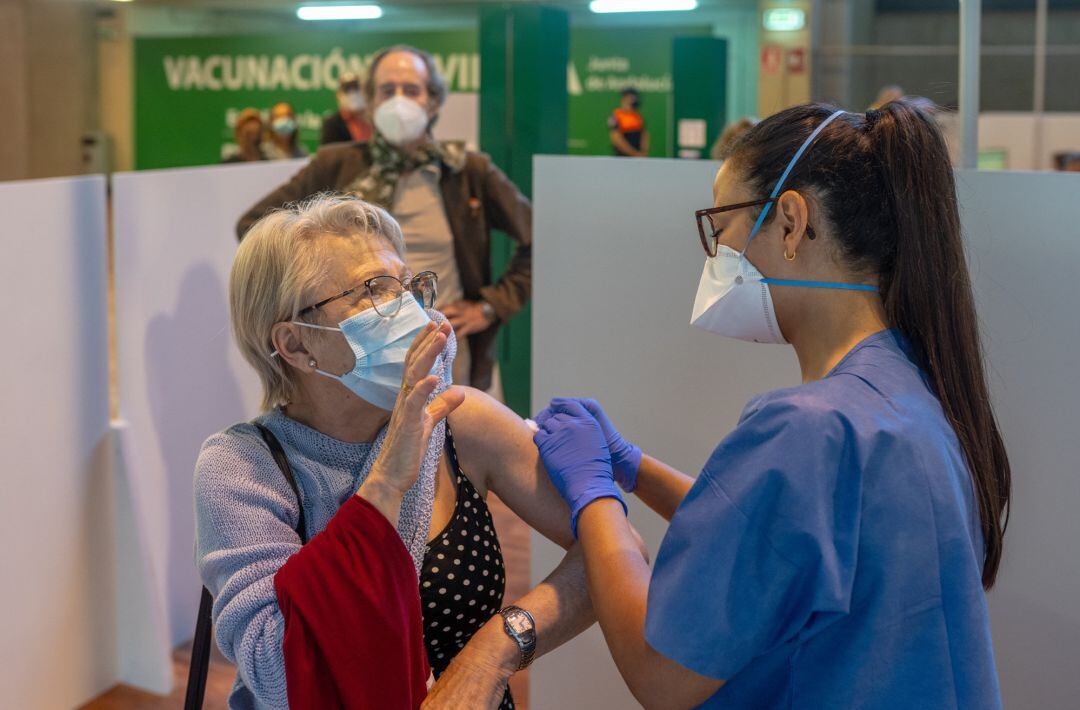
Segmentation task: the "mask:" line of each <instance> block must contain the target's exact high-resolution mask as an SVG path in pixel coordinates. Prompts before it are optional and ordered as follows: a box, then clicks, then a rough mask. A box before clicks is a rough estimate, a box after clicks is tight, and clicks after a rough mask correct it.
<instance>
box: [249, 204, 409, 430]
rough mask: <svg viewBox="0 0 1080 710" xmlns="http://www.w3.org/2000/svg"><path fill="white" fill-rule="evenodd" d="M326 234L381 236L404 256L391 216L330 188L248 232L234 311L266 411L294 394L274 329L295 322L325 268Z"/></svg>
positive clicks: (402, 241) (291, 374)
mask: <svg viewBox="0 0 1080 710" xmlns="http://www.w3.org/2000/svg"><path fill="white" fill-rule="evenodd" d="M327 236H335V237H345V238H349V239H365V240H368V239H371V238H373V237H375V238H381V239H383V240H384V241H385V242H386V243H388V244H389V245H390V246H392V247H393V249H394V251H395V252H397V255H398V256H399V257H401V259H402V261H404V260H405V239H404V237H403V236H402V234H401V227H400V226H398V223H397V222H396V221H395V220H394V218H393V217H391V216H390V215H389V213H387V212H386V210H384V209H382V208H381V207H377V206H375V205H372V204H370V203H368V202H364V201H363V200H361V199H359V198H356V197H352V196H349V195H341V194H331V193H325V194H320V195H316V196H314V197H311V198H309V199H307V200H304V201H302V202H297V203H294V204H290V205H287V206H286V207H284V208H282V209H280V210H275V211H274V212H271V213H270V214H268V215H266V216H265V217H263V218H262V219H260V220H259V221H258V222H256V223H255V224H254V225H253V226H252V227H251V229H249V230H248V232H247V234H246V235H245V236H244V239H243V241H241V242H240V247H239V249H237V252H236V257H235V258H234V259H233V265H232V272H231V273H230V275H229V309H230V312H231V316H232V328H233V336H234V337H235V339H236V344H237V346H238V347H239V348H240V352H241V353H242V354H243V356H244V359H246V360H247V361H248V363H249V364H250V365H251V366H252V367H253V368H255V372H256V373H258V375H259V379H260V380H261V381H262V386H263V398H262V408H263V410H264V411H265V410H269V409H272V408H274V407H276V406H278V405H282V404H286V403H288V402H289V401H290V400H291V399H292V397H293V395H294V394H295V392H296V382H295V380H294V376H295V371H294V370H293V369H292V368H291V367H290V366H289V365H288V364H287V363H285V362H283V361H282V359H281V358H280V357H274V358H271V357H270V354H271V353H272V352H273V351H274V346H273V344H272V342H271V330H272V329H273V327H274V325H275V324H276V323H280V322H282V321H290V320H295V319H296V317H297V314H298V312H299V311H300V310H301V309H302V308H304V306H305V299H307V298H309V297H310V294H311V293H312V292H313V291H314V288H315V287H316V286H317V285H319V283H320V281H321V279H322V277H323V274H324V272H325V269H324V268H323V264H322V259H321V257H320V253H319V251H320V250H319V249H318V244H319V243H320V241H321V240H322V238H324V237H327Z"/></svg>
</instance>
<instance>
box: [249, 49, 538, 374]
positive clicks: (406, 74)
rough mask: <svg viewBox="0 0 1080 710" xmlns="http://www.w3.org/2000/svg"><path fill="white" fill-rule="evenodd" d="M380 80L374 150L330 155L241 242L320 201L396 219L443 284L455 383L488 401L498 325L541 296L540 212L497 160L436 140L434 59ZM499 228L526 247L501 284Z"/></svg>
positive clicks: (402, 57) (375, 78) (334, 148)
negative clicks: (536, 235)
mask: <svg viewBox="0 0 1080 710" xmlns="http://www.w3.org/2000/svg"><path fill="white" fill-rule="evenodd" d="M369 72H370V73H369V74H368V76H369V78H370V81H368V82H367V84H366V86H365V98H366V100H367V104H368V106H369V107H370V108H371V110H372V116H373V118H374V124H375V133H374V136H373V137H372V139H371V140H370V141H367V142H363V141H356V142H352V143H339V144H336V145H329V146H323V147H322V148H320V149H319V152H318V153H316V154H315V157H314V158H312V160H311V162H310V163H309V164H308V165H307V167H305V168H304V169H303V170H301V171H300V172H299V173H297V174H296V175H295V176H294V177H293V178H292V179H291V180H289V181H288V182H286V183H285V184H284V185H282V186H281V187H279V188H277V189H276V190H274V191H273V192H272V193H270V194H269V195H267V196H266V197H265V198H263V199H262V200H260V201H259V202H258V203H257V204H255V205H254V206H253V207H252V208H251V209H249V210H248V211H247V213H245V214H244V216H243V217H241V218H240V221H239V222H238V223H237V226H236V233H237V237H238V238H240V239H243V238H244V235H245V233H246V232H247V230H248V228H249V227H251V225H253V224H254V223H255V222H256V221H258V220H259V218H261V217H262V216H263V215H265V214H266V213H267V212H270V211H271V210H274V209H278V208H280V207H282V206H284V205H287V204H289V203H293V202H298V201H300V200H303V199H305V198H308V197H311V196H313V195H315V194H317V193H321V192H345V193H351V194H354V195H357V196H359V197H361V198H363V199H364V200H366V201H367V202H371V203H374V204H376V205H378V206H380V207H383V208H385V209H387V210H389V212H390V214H391V215H393V216H394V218H395V219H396V220H397V221H398V223H399V224H400V225H401V230H402V232H403V233H404V237H405V244H406V245H407V247H408V249H407V254H408V262H407V263H408V266H409V268H410V269H411V270H412V271H413V273H417V274H418V273H421V272H423V271H434V272H435V273H437V274H439V294H438V301H437V302H436V304H435V307H436V308H437V309H438V310H440V311H442V312H443V313H444V314H445V315H446V317H447V318H449V319H450V323H451V325H453V327H454V332H455V334H456V335H457V338H458V353H457V359H456V360H455V367H454V372H453V375H454V382H455V383H457V384H467V385H471V386H473V387H476V388H477V389H481V390H486V389H488V388H489V387H491V385H492V380H493V378H492V375H493V371H494V365H495V358H494V350H495V336H496V334H497V333H498V329H499V326H500V324H502V323H505V322H506V321H508V320H509V319H510V318H511V317H512V316H513V315H514V314H515V313H517V312H518V311H520V310H521V309H522V308H523V307H524V306H525V304H526V303H527V302H528V300H529V296H530V294H531V291H532V205H530V204H529V200H528V199H527V198H526V197H525V196H524V195H522V194H521V192H520V191H519V190H518V189H517V186H515V185H514V183H512V182H511V181H510V180H509V178H507V177H506V175H505V174H503V172H502V171H501V170H499V168H497V167H496V166H495V165H494V164H493V163H492V162H491V158H489V157H488V156H486V155H484V154H482V153H472V152H469V151H466V150H465V149H464V147H462V146H461V144H459V143H455V142H446V143H444V142H439V141H436V140H435V139H434V138H433V137H432V134H431V129H432V126H433V125H434V124H435V121H436V120H437V119H438V116H439V109H440V108H441V107H442V105H443V103H444V102H445V101H446V95H447V93H448V88H447V84H446V80H445V79H444V78H443V77H442V76H440V75H439V73H438V71H437V70H436V68H435V60H434V59H433V58H432V57H431V55H430V54H428V53H427V52H425V51H423V50H420V49H416V48H415V47H407V46H396V47H390V48H388V49H384V50H382V51H380V52H378V53H376V54H375V56H374V57H373V58H372V61H371V64H370V69H369ZM496 229H497V230H499V231H501V232H503V233H505V234H506V235H508V236H509V237H510V238H511V239H512V240H513V241H515V242H516V243H517V248H516V249H515V251H514V255H513V257H512V258H511V259H510V262H509V264H508V265H507V267H506V270H505V271H504V272H503V274H502V276H500V277H499V278H498V280H494V279H492V274H491V232H492V230H496Z"/></svg>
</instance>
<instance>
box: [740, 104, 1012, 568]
mask: <svg viewBox="0 0 1080 710" xmlns="http://www.w3.org/2000/svg"><path fill="white" fill-rule="evenodd" d="M834 110H835V109H834V108H833V107H831V106H824V105H819V104H808V105H804V106H797V107H795V108H791V109H788V110H786V111H782V112H781V113H778V114H776V115H775V116H772V117H770V118H768V119H766V120H764V121H762V122H761V123H759V124H758V125H757V126H756V127H754V128H753V129H751V130H750V131H749V132H748V133H747V134H746V135H745V136H744V137H743V138H742V139H741V140H740V142H739V143H737V144H736V145H735V146H734V147H733V149H732V151H731V154H730V156H729V157H730V159H731V161H732V163H733V167H734V168H735V169H736V170H738V171H739V173H740V174H741V175H743V176H745V178H746V179H747V180H748V181H749V182H750V183H751V184H753V186H754V187H755V189H756V191H757V193H759V194H763V195H764V194H767V193H768V192H769V190H771V188H772V186H773V185H774V184H775V183H776V181H777V179H778V178H779V177H780V173H781V172H782V171H783V169H784V167H785V166H786V165H787V162H788V161H789V160H790V159H791V156H792V155H793V154H794V153H795V151H796V150H797V149H798V146H799V145H800V144H801V143H802V141H803V140H805V139H806V137H807V136H808V135H809V134H810V132H811V131H813V130H814V128H816V127H817V126H818V125H819V124H820V123H821V122H822V121H823V120H824V119H825V118H826V117H827V116H829V114H831V113H832V112H833V111H834ZM785 186H786V187H787V188H788V189H793V190H800V189H801V190H806V191H807V193H808V194H810V195H813V196H814V197H815V198H816V199H817V200H818V201H819V203H820V205H821V208H822V211H823V213H824V215H825V218H826V219H827V220H828V222H829V225H830V227H831V228H832V230H831V231H832V233H833V235H834V236H835V238H836V241H837V243H838V244H839V247H840V250H841V252H842V255H843V257H844V259H845V260H846V261H847V263H849V264H850V265H851V266H852V268H853V269H855V270H857V271H862V272H866V273H871V274H875V275H877V277H878V278H879V280H880V283H881V294H882V299H883V301H884V305H885V310H886V313H887V315H888V318H889V322H890V324H891V325H892V326H893V327H895V328H898V329H899V330H900V332H902V333H903V334H904V335H905V336H906V337H907V338H908V340H909V341H910V342H911V344H912V346H913V347H914V349H915V353H916V358H917V360H918V364H919V366H920V367H921V368H922V369H923V371H924V372H925V373H926V375H927V378H928V380H929V383H930V386H931V387H932V388H933V390H934V393H935V394H936V395H937V397H938V399H939V400H940V402H941V406H942V409H943V410H944V412H945V416H946V417H947V418H948V420H949V422H950V423H951V424H952V427H953V429H954V431H955V432H956V436H957V438H958V439H959V441H960V446H961V448H962V449H963V452H964V456H965V458H966V460H967V465H968V468H969V469H970V471H971V476H972V479H973V481H974V488H975V495H976V498H977V500H978V503H979V516H980V520H981V523H982V534H983V543H984V555H985V557H984V564H983V574H982V583H983V586H984V587H985V588H986V589H989V588H990V587H992V586H993V584H994V580H995V579H996V577H997V572H998V567H999V566H1000V563H1001V551H1002V543H1003V538H1004V534H1005V528H1006V526H1007V524H1008V513H1007V508H1008V501H1009V492H1010V486H1011V472H1010V467H1009V458H1008V455H1007V454H1006V452H1005V444H1004V442H1003V440H1002V437H1001V432H1000V429H999V428H998V424H997V419H996V418H995V416H994V410H993V407H992V405H991V402H990V389H989V386H988V384H987V380H986V371H985V368H984V365H983V353H982V342H981V340H980V337H979V328H978V319H977V316H976V313H975V299H974V295H973V294H972V289H971V280H970V277H969V275H968V269H967V261H966V259H965V257H964V245H963V241H962V239H961V230H960V211H959V206H958V204H957V199H956V185H955V183H954V181H953V172H952V167H951V164H950V160H949V154H948V150H947V148H946V145H945V140H944V138H943V136H942V134H941V131H940V129H939V128H938V125H937V122H936V120H935V118H934V109H933V106H932V105H931V104H930V103H929V102H926V101H925V100H920V99H915V100H912V99H902V100H900V101H894V102H892V103H889V104H886V105H885V106H884V107H882V108H881V109H880V110H877V111H869V112H867V113H866V114H865V115H862V114H845V115H843V116H841V117H839V118H838V119H837V120H835V121H833V122H832V123H831V124H830V125H829V126H828V127H826V129H825V130H824V131H822V132H821V134H820V135H819V136H818V138H817V139H816V141H815V144H814V147H813V148H812V149H811V150H808V151H807V152H806V153H805V154H804V155H803V157H802V159H801V160H800V161H799V162H798V163H797V164H796V166H795V168H794V170H793V171H792V174H791V175H790V176H789V178H788V180H787V182H786V183H785Z"/></svg>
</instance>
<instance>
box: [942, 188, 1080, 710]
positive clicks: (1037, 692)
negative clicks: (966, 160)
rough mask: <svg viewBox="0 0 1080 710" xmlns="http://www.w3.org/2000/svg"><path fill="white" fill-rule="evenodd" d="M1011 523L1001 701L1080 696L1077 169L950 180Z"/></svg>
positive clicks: (1066, 703) (1049, 704)
mask: <svg viewBox="0 0 1080 710" xmlns="http://www.w3.org/2000/svg"><path fill="white" fill-rule="evenodd" d="M957 185H958V192H959V196H960V204H961V207H962V209H963V221H964V230H965V234H966V237H967V240H968V252H969V255H970V256H969V258H970V259H971V271H972V276H973V278H974V281H975V290H976V297H977V298H978V303H979V316H980V319H981V320H982V322H983V339H984V341H985V343H986V346H987V356H988V358H989V362H990V377H991V385H992V386H993V391H994V403H995V407H996V409H997V414H998V418H999V419H1000V422H1001V426H1002V429H1003V430H1004V434H1005V444H1006V446H1007V447H1008V451H1009V459H1010V461H1011V463H1012V473H1013V498H1012V517H1011V519H1010V523H1009V530H1008V533H1007V534H1006V536H1005V556H1004V560H1003V563H1002V567H1001V573H1000V577H999V580H998V584H997V586H996V587H995V589H994V590H993V591H992V592H991V593H990V597H989V599H990V616H991V624H992V626H991V630H992V631H993V635H994V649H995V651H996V653H997V663H998V674H999V676H1000V678H1001V687H1002V693H1003V695H1004V698H1005V707H1007V708H1022V709H1023V708H1065V707H1076V706H1077V704H1078V702H1080V701H1078V699H1080V672H1078V671H1080V606H1078V605H1077V600H1078V599H1080V552H1078V551H1077V550H1078V546H1080V513H1078V511H1080V436H1078V433H1080V427H1078V425H1077V412H1078V410H1080V377H1078V376H1077V373H1076V353H1078V352H1080V318H1078V317H1077V309H1078V306H1080V296H1078V295H1077V290H1076V283H1077V273H1078V271H1080V201H1078V199H1077V197H1078V196H1080V175H1076V174H1063V173H1036V174H1031V173H1029V174H1023V173H985V172H979V173H976V172H969V171H961V172H959V173H958V174H957Z"/></svg>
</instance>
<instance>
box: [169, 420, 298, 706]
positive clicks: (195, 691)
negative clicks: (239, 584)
mask: <svg viewBox="0 0 1080 710" xmlns="http://www.w3.org/2000/svg"><path fill="white" fill-rule="evenodd" d="M252 423H253V424H254V425H255V428H256V429H258V430H259V434H261V435H262V438H263V441H264V442H266V446H267V448H268V449H270V455H271V456H273V457H274V462H275V463H277V465H278V468H279V469H281V473H282V475H284V476H285V480H286V481H288V482H289V487H290V488H292V490H293V494H294V495H295V496H296V506H297V508H298V509H299V510H300V515H299V517H298V518H297V521H296V534H297V535H299V536H300V544H301V545H302V544H304V543H305V542H306V541H307V521H306V520H305V519H304V500H303V498H301V497H300V488H299V487H298V486H297V485H296V477H295V476H294V475H293V471H292V467H291V466H289V460H288V459H287V458H286V457H285V450H284V449H282V448H281V442H280V441H278V439H277V437H276V436H274V433H273V432H272V431H270V430H269V429H267V428H266V427H265V426H263V425H262V424H259V423H258V422H252ZM213 606H214V598H213V597H212V596H210V590H208V589H207V588H206V587H203V590H202V598H201V599H200V600H199V615H198V617H197V618H196V621H195V639H194V641H192V643H191V666H190V667H189V668H188V682H187V694H186V695H185V696H184V710H201V708H202V705H203V697H204V696H205V695H206V677H207V675H208V673H209V672H210V643H211V641H212V636H213V634H212V633H211V630H212V628H213V621H212V619H211V615H210V612H211V611H212V610H213Z"/></svg>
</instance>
